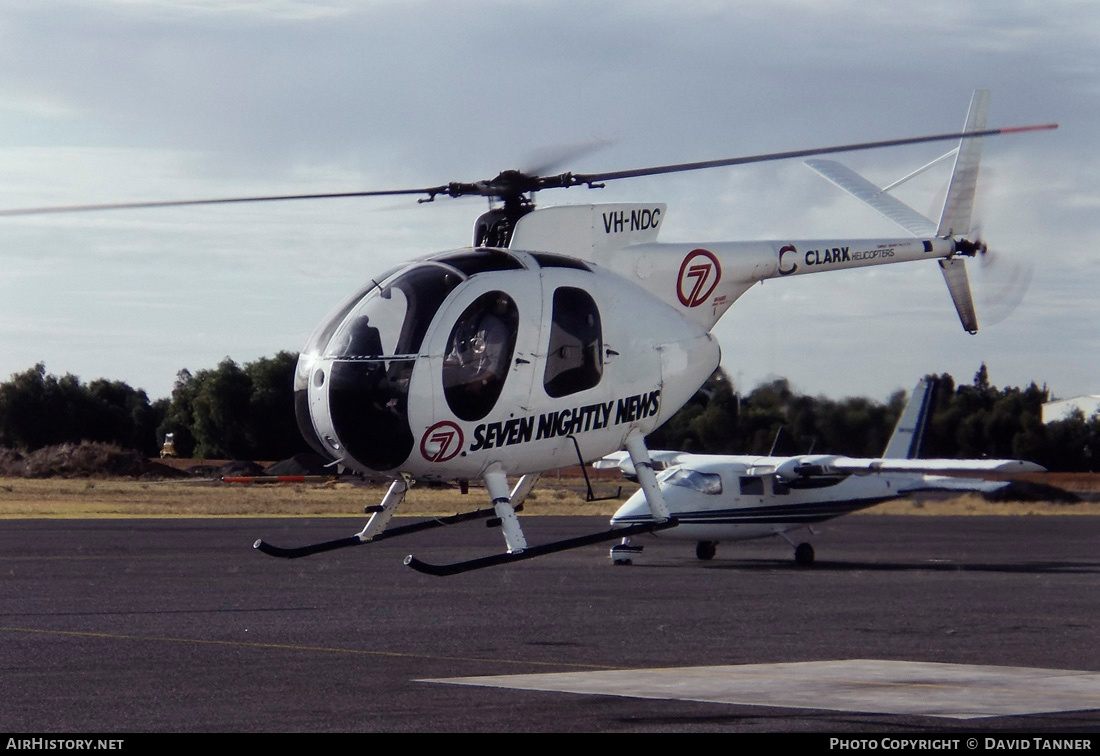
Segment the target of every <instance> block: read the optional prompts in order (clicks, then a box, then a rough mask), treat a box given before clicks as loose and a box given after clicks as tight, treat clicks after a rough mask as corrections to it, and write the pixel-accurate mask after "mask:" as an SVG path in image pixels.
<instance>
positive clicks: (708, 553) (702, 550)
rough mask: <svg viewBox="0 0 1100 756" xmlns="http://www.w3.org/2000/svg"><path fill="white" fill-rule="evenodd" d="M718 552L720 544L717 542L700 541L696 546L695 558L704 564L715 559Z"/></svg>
mask: <svg viewBox="0 0 1100 756" xmlns="http://www.w3.org/2000/svg"><path fill="white" fill-rule="evenodd" d="M717 550H718V544H717V543H716V542H715V541H699V543H697V544H695V556H696V557H697V558H699V559H702V560H703V561H704V562H705V561H707V560H708V559H714V554H715V552H717Z"/></svg>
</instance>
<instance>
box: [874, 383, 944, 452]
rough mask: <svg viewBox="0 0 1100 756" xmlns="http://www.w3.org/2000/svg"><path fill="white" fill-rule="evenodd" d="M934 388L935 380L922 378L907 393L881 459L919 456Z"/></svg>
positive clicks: (930, 409)
mask: <svg viewBox="0 0 1100 756" xmlns="http://www.w3.org/2000/svg"><path fill="white" fill-rule="evenodd" d="M935 389H936V382H935V381H934V380H932V379H929V378H922V379H921V380H920V382H919V383H917V386H916V388H914V389H913V393H912V394H910V395H909V401H908V402H907V403H906V405H905V409H903V410H902V411H901V417H900V418H898V424H897V425H896V426H895V427H894V434H893V435H892V436H890V441H889V443H887V444H886V451H885V452H883V454H882V458H883V459H916V458H917V457H919V456H920V445H921V441H922V440H923V438H924V428H925V426H926V425H927V424H928V417H929V416H930V415H931V414H932V396H933V394H934V392H935Z"/></svg>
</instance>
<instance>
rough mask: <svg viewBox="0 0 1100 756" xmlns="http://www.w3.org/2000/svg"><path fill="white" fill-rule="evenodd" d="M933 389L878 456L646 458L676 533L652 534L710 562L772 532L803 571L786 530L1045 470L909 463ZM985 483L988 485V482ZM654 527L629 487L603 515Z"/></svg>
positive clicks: (963, 462)
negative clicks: (725, 545) (691, 545)
mask: <svg viewBox="0 0 1100 756" xmlns="http://www.w3.org/2000/svg"><path fill="white" fill-rule="evenodd" d="M934 390H935V383H934V382H933V381H931V380H929V379H922V380H921V381H920V382H919V383H918V384H917V386H916V388H915V389H913V393H912V394H911V395H910V397H909V402H908V403H907V404H906V406H905V409H904V410H903V411H902V414H901V417H900V418H899V419H898V423H897V426H896V427H895V428H894V434H893V435H892V436H891V437H890V441H889V443H888V444H887V445H886V451H885V452H884V453H883V455H882V457H881V458H878V459H861V458H857V457H843V456H836V455H830V454H804V455H800V456H794V457H771V456H767V457H761V456H756V455H718V454H685V453H681V452H663V451H657V452H652V455H651V456H652V458H653V460H654V462H655V463H657V464H659V465H664V468H665V469H664V471H663V472H661V473H660V475H658V476H657V484H658V486H660V488H661V491H662V493H663V494H664V499H665V503H666V505H667V506H668V509H669V512H670V514H671V515H672V517H673V518H674V519H675V520H676V521H677V522H678V523H679V524H678V525H677V527H675V528H673V529H671V530H668V531H665V532H662V533H660V534H656V533H655V534H654V535H655V536H658V537H660V538H669V539H676V540H686V541H695V544H696V545H695V555H696V556H697V557H698V558H699V559H703V560H707V559H712V558H713V557H714V555H715V553H716V548H717V546H718V544H719V543H722V542H728V541H747V540H752V539H755V538H765V537H768V536H778V537H780V538H782V539H783V540H785V541H786V542H787V543H788V544H790V546H791V548H793V549H794V560H795V562H797V563H798V564H800V565H802V566H804V567H808V566H810V565H812V564H813V562H814V548H813V546H812V545H811V544H809V543H806V542H803V543H798V544H796V543H795V542H794V541H793V540H791V539H790V538H789V537H788V536H787V533H788V532H789V531H792V530H797V529H800V528H809V529H810V531H811V532H813V530H812V526H813V525H814V524H816V523H819V522H824V521H826V520H831V519H833V518H835V517H840V516H841V515H846V514H850V513H852V512H857V511H859V510H861V509H867V508H869V507H873V506H875V505H876V504H881V503H882V502H884V501H890V500H891V499H897V498H901V497H903V496H908V495H910V494H913V493H916V492H918V491H934V490H940V491H942V490H951V491H979V492H988V491H995V490H997V489H999V488H1003V487H1004V486H1007V485H1008V484H1009V480H1008V479H1007V478H1005V476H1007V475H1012V474H1019V473H1033V472H1045V468H1043V467H1041V466H1040V465H1037V464H1035V463H1033V462H1025V461H1022V460H1015V459H919V458H918V455H919V452H920V443H921V437H922V435H923V432H924V426H925V423H926V422H927V419H928V416H929V414H930V412H931V403H932V395H933V392H934ZM593 467H596V468H598V469H607V468H612V467H618V468H620V469H621V470H622V471H623V474H624V475H625V476H627V477H633V476H634V473H635V470H634V467H633V465H632V464H631V460H630V459H629V457H628V456H626V455H624V454H622V453H621V452H620V453H618V454H611V455H608V456H607V457H605V458H604V459H602V460H599V461H597V462H596V463H594V465H593ZM988 477H993V478H994V479H993V480H988V479H987V478H988ZM653 521H654V516H653V514H652V513H651V512H650V510H649V506H648V504H647V503H646V500H645V496H644V494H643V492H642V491H638V492H637V493H635V494H634V495H633V496H631V497H630V498H629V499H628V500H627V501H626V503H625V504H623V506H622V507H620V508H619V510H618V511H617V512H616V513H615V514H614V515H613V516H612V518H611V525H612V527H615V526H619V527H630V526H633V525H639V524H644V523H649V522H653ZM642 548H643V547H642V546H639V545H637V544H635V543H633V542H632V540H631V538H630V537H629V536H628V537H625V538H624V539H623V541H622V543H620V544H617V545H615V546H613V547H612V548H611V559H612V561H613V562H614V563H615V564H631V563H632V561H633V559H634V557H636V556H637V555H638V554H640V553H641V552H642Z"/></svg>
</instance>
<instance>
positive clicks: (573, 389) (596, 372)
mask: <svg viewBox="0 0 1100 756" xmlns="http://www.w3.org/2000/svg"><path fill="white" fill-rule="evenodd" d="M552 321H553V322H552V323H551V325H550V346H549V349H548V350H547V355H546V372H545V373H544V375H543V385H544V386H545V387H546V393H547V394H548V395H549V396H552V397H560V396H568V395H569V394H575V393H577V392H578V391H584V390H585V389H590V388H592V387H593V386H595V385H596V384H598V383H599V382H600V377H601V376H602V375H603V326H602V324H601V322H600V311H599V309H598V308H597V307H596V302H595V301H594V300H593V299H592V297H591V296H589V294H588V292H586V291H584V290H583V289H575V288H572V287H569V286H563V287H561V288H560V289H558V290H557V291H555V292H554V314H553V319H552Z"/></svg>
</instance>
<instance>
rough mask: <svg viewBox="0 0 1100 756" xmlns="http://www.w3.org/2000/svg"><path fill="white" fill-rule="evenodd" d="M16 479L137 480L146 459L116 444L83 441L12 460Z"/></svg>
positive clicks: (48, 447)
mask: <svg viewBox="0 0 1100 756" xmlns="http://www.w3.org/2000/svg"><path fill="white" fill-rule="evenodd" d="M9 462H10V463H11V464H12V465H13V466H14V469H9V472H10V473H11V474H13V475H17V476H19V477H23V478H54V477H59V478H93V477H97V478H98V477H110V476H126V477H137V476H140V475H142V474H143V473H144V472H145V471H146V465H147V461H146V459H145V455H143V454H141V453H139V452H136V451H134V450H133V449H123V448H121V447H118V446H115V445H113V444H102V443H95V442H90V441H83V442H81V443H79V444H61V445H59V446H47V447H44V448H42V449H37V450H35V451H33V452H30V453H28V454H25V455H19V453H18V452H14V453H13V454H12V455H11V456H9Z"/></svg>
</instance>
